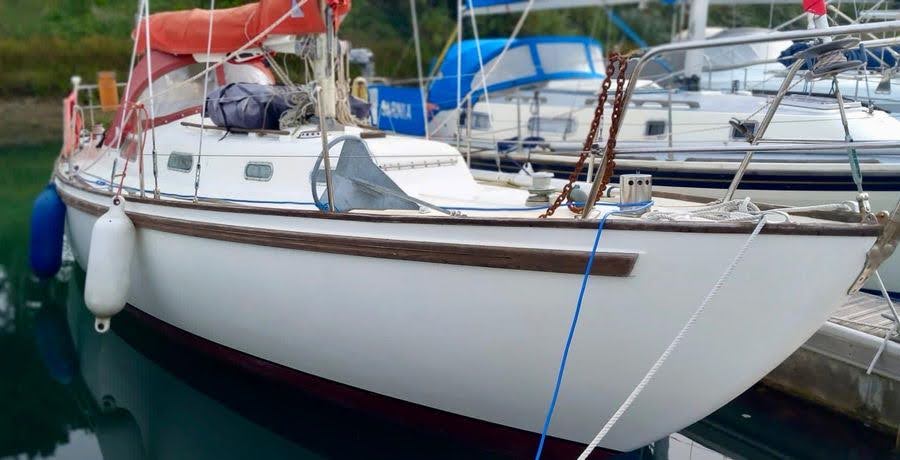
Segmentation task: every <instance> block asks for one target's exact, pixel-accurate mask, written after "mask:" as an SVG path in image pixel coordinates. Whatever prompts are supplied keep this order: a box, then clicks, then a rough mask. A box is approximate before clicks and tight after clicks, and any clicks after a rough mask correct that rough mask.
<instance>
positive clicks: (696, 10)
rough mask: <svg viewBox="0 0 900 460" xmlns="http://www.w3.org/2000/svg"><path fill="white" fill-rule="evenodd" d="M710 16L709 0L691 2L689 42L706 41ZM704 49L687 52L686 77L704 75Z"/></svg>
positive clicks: (685, 58)
mask: <svg viewBox="0 0 900 460" xmlns="http://www.w3.org/2000/svg"><path fill="white" fill-rule="evenodd" d="M707 16H709V0H691V7H690V18H689V19H688V40H705V39H706V18H707ZM704 60H705V57H704V54H703V50H702V49H697V50H690V51H687V52H686V53H685V55H684V76H685V77H692V76H694V75H696V76H698V77H699V76H700V75H701V74H702V73H703V64H704Z"/></svg>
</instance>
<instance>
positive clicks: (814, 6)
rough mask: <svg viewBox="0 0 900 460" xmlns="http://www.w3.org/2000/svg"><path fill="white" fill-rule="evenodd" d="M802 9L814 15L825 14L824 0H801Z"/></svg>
mask: <svg viewBox="0 0 900 460" xmlns="http://www.w3.org/2000/svg"><path fill="white" fill-rule="evenodd" d="M803 11H806V12H807V13H812V14H814V15H816V16H822V15H823V14H825V12H826V10H825V0H803Z"/></svg>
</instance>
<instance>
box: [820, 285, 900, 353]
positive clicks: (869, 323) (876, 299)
mask: <svg viewBox="0 0 900 460" xmlns="http://www.w3.org/2000/svg"><path fill="white" fill-rule="evenodd" d="M829 321H831V322H832V323H835V324H839V325H841V326H845V327H849V328H851V329H854V330H857V331H859V332H864V333H866V334H870V335H874V336H877V337H880V338H881V337H884V336H885V335H886V334H887V333H888V332H889V331H890V330H891V329H892V328H893V327H894V321H893V319H892V315H891V310H890V307H889V306H888V303H887V301H886V300H885V299H884V297H882V296H878V295H873V294H866V293H864V292H857V293H856V294H853V295H852V296H850V299H849V300H848V301H847V303H845V304H844V305H843V306H841V307H840V308H839V309H838V310H837V311H836V312H835V313H834V315H832V316H831V319H829ZM898 339H900V337H894V339H893V340H894V341H900V340H898Z"/></svg>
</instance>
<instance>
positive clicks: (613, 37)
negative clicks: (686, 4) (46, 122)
mask: <svg viewBox="0 0 900 460" xmlns="http://www.w3.org/2000/svg"><path fill="white" fill-rule="evenodd" d="M415 1H416V2H417V4H416V5H417V6H416V8H417V10H418V16H419V28H420V34H421V40H422V51H423V57H424V61H425V64H426V69H427V68H428V67H429V64H430V63H431V62H433V61H434V59H435V58H436V57H437V56H438V54H439V53H440V50H441V49H442V48H443V46H444V44H445V43H446V41H447V40H448V38H449V37H450V36H451V34H452V33H453V31H454V28H455V26H456V2H455V0H415ZM242 3H247V2H246V1H240V0H218V1H216V7H217V8H225V7H229V6H235V5H238V4H242ZM137 4H138V2H137V1H122V0H4V1H3V2H0V17H4V18H15V20H5V21H0V68H3V69H4V72H0V95H22V94H25V95H61V94H63V93H64V92H65V91H66V89H67V88H68V87H69V76H70V75H72V74H80V75H83V76H84V77H85V79H86V80H93V77H94V75H96V71H97V70H100V69H116V70H119V71H120V75H125V71H126V68H127V63H128V58H129V54H130V52H131V41H130V38H129V34H130V33H131V29H132V26H133V24H134V20H135V14H136V9H137ZM208 5H209V3H208V1H204V0H151V1H150V8H151V12H154V11H169V10H178V9H187V8H203V7H208ZM680 10H681V8H680V7H679V6H669V5H663V4H662V3H653V2H648V3H647V4H645V5H644V6H643V7H640V8H639V7H637V6H627V7H625V6H623V7H617V8H616V10H615V11H616V12H617V13H618V14H619V15H620V16H621V17H622V18H623V19H624V20H625V21H626V22H627V23H628V24H629V25H630V26H631V27H632V28H633V29H634V30H635V31H636V32H637V33H638V34H639V35H640V36H642V37H643V38H644V39H645V40H646V41H647V42H649V43H650V44H658V43H663V42H667V41H669V40H670V39H671V37H672V26H673V18H674V17H675V15H677V14H678V13H679V11H680ZM797 13H799V6H798V5H777V6H774V7H770V5H749V6H716V7H712V9H711V11H710V17H709V25H710V26H726V27H739V26H760V27H766V26H768V25H770V24H771V25H774V24H778V23H780V22H782V21H784V20H786V19H788V18H790V17H792V16H794V15H795V14H797ZM465 19H466V20H465V21H464V35H465V36H466V37H473V36H474V35H473V27H472V24H471V22H470V21H469V18H465ZM518 19H519V16H518V15H517V14H515V15H493V16H485V17H479V18H478V22H477V28H478V32H479V36H480V37H507V36H508V35H509V33H510V32H511V31H512V30H513V27H514V25H515V23H516V22H517V21H518ZM683 23H686V20H685V21H683ZM412 33H413V31H412V21H411V18H410V8H409V2H408V1H407V0H354V2H353V11H352V12H351V13H350V16H349V17H348V18H347V20H346V21H345V22H344V25H343V27H342V29H341V32H340V34H341V36H342V37H343V38H345V39H348V40H350V41H351V42H352V43H353V45H354V46H358V47H366V48H369V49H371V50H372V51H373V52H374V53H375V56H376V71H377V73H378V74H379V75H380V76H385V77H393V78H408V77H414V76H415V74H416V70H415V69H416V66H415V49H414V47H413V40H412ZM544 34H553V35H589V36H592V37H594V38H597V39H598V40H600V41H601V42H602V43H604V46H605V48H606V49H607V50H613V49H618V50H627V49H631V48H633V47H634V46H635V44H634V43H632V42H630V41H629V40H628V39H627V37H626V36H625V35H624V34H623V33H622V32H621V31H620V30H618V29H617V28H616V27H615V26H614V25H613V24H612V23H611V22H610V21H609V19H608V17H607V10H606V9H605V8H602V7H592V8H577V9H569V10H559V11H539V12H533V13H532V14H531V15H529V17H528V19H527V20H526V21H525V25H524V27H523V29H522V31H521V33H520V36H530V35H544ZM122 78H124V77H122Z"/></svg>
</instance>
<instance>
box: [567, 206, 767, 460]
mask: <svg viewBox="0 0 900 460" xmlns="http://www.w3.org/2000/svg"><path fill="white" fill-rule="evenodd" d="M765 224H766V216H765V215H763V216H761V217H760V218H759V223H757V224H756V227H754V229H753V232H752V233H750V237H749V238H747V241H745V242H744V244H743V245H742V246H741V248H740V250H738V252H737V254H736V255H735V256H734V259H733V260H732V261H731V264H729V265H728V268H726V269H725V271H724V272H723V273H722V276H720V277H719V280H718V281H716V284H714V285H713V287H712V289H710V290H709V293H708V294H706V298H704V299H703V302H701V303H700V306H699V307H697V310H695V311H694V313H693V314H692V315H691V317H690V318H688V320H687V322H686V323H685V324H684V326H683V327H682V328H681V331H679V332H678V335H676V336H675V339H674V340H672V343H670V344H669V346H668V347H666V349H665V351H663V352H662V354H661V355H660V356H659V358H657V360H656V362H655V363H653V366H651V367H650V370H649V371H647V374H646V375H644V378H643V379H641V382H640V383H638V385H637V386H636V387H634V390H632V391H631V394H630V395H628V398H626V399H625V402H623V403H622V405H621V406H619V409H618V410H616V412H615V413H614V414H613V416H612V417H610V419H609V420H608V421H607V422H606V425H604V426H603V428H602V429H601V430H600V432H599V433H597V436H595V437H594V439H593V440H592V441H591V442H590V444H588V446H587V448H585V449H584V452H582V453H581V455H579V456H578V460H586V459H587V458H588V456H589V455H591V452H593V451H594V449H596V448H597V446H598V445H599V444H600V441H602V440H603V438H604V437H606V434H607V433H609V431H610V430H611V429H612V428H613V427H614V426H615V425H616V422H618V421H619V419H620V418H621V417H622V415H624V414H625V411H627V410H628V408H629V407H631V405H632V404H633V403H634V401H635V400H636V399H637V397H638V395H640V394H641V392H642V391H644V388H645V387H646V386H647V384H649V383H650V381H651V380H653V377H654V376H655V375H656V373H657V371H659V369H660V367H662V365H663V364H664V363H665V362H666V360H668V359H669V356H670V355H671V354H672V351H674V350H675V348H676V347H678V344H679V343H681V341H682V339H684V337H685V336H687V333H688V331H690V330H691V328H692V327H693V326H694V324H695V323H696V322H697V319H698V318H700V315H701V314H703V311H704V310H706V307H707V305H709V303H710V302H711V301H712V299H713V298H714V297H715V296H716V294H718V293H719V291H720V290H721V289H722V286H724V285H725V282H726V281H727V280H728V278H730V277H731V274H732V273H733V272H734V269H735V268H736V267H737V265H738V264H739V263H740V262H741V260H743V259H744V256H745V255H746V254H747V249H748V248H749V247H750V243H752V242H753V240H755V239H756V236H757V235H759V233H760V232H761V231H762V229H763V227H764V226H765Z"/></svg>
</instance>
